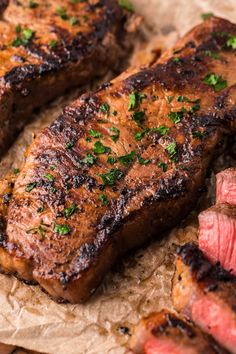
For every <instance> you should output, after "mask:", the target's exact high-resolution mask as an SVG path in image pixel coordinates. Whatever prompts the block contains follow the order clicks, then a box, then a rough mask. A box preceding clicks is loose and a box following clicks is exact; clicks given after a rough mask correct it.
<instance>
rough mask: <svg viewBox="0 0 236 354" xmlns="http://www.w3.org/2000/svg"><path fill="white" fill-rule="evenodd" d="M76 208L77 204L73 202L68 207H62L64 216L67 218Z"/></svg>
mask: <svg viewBox="0 0 236 354" xmlns="http://www.w3.org/2000/svg"><path fill="white" fill-rule="evenodd" d="M77 210H78V205H77V204H76V203H73V204H72V205H71V206H70V207H67V208H65V209H64V212H63V213H64V215H65V218H66V219H68V218H69V217H70V216H71V215H73V214H74V213H75V212H76V211H77Z"/></svg>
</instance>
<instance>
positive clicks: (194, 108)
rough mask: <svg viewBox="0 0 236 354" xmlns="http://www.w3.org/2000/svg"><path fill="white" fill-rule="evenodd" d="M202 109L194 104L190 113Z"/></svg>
mask: <svg viewBox="0 0 236 354" xmlns="http://www.w3.org/2000/svg"><path fill="white" fill-rule="evenodd" d="M200 108H201V106H200V104H199V103H196V104H194V105H193V106H192V107H191V108H190V109H189V111H188V112H189V113H194V112H196V111H199V109H200Z"/></svg>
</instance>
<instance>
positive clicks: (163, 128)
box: [152, 125, 170, 136]
mask: <svg viewBox="0 0 236 354" xmlns="http://www.w3.org/2000/svg"><path fill="white" fill-rule="evenodd" d="M169 130H170V128H168V127H166V126H165V125H161V126H160V127H157V128H153V129H152V131H153V132H154V133H159V134H160V135H161V136H164V135H166V134H167V133H168V131H169Z"/></svg>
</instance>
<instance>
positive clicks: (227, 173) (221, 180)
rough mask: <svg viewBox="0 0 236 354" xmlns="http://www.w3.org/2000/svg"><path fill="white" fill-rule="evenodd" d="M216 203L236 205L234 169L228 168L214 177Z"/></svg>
mask: <svg viewBox="0 0 236 354" xmlns="http://www.w3.org/2000/svg"><path fill="white" fill-rule="evenodd" d="M216 202H217V203H229V204H232V205H235V204H236V168H233V167H232V168H228V169H227V170H224V171H222V172H220V173H218V174H217V175H216Z"/></svg>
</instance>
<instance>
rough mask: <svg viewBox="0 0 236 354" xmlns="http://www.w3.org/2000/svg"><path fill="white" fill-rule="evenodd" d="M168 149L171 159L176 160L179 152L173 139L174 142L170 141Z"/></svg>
mask: <svg viewBox="0 0 236 354" xmlns="http://www.w3.org/2000/svg"><path fill="white" fill-rule="evenodd" d="M166 151H167V152H168V154H169V156H170V158H171V160H175V155H176V154H177V150H176V142H175V141H173V142H172V143H170V144H169V145H167V147H166Z"/></svg>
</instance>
